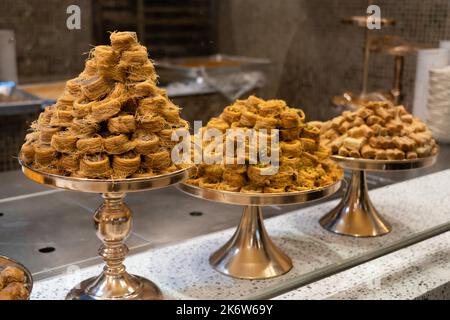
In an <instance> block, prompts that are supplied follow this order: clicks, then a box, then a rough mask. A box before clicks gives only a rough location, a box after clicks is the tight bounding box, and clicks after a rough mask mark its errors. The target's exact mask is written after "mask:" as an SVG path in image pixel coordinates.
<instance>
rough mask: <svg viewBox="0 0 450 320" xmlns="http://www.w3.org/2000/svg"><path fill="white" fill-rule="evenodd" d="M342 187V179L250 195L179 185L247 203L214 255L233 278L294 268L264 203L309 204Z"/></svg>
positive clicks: (214, 260)
mask: <svg viewBox="0 0 450 320" xmlns="http://www.w3.org/2000/svg"><path fill="white" fill-rule="evenodd" d="M340 186H341V181H338V182H336V183H334V184H332V185H330V186H328V187H324V188H320V189H317V190H310V191H302V192H292V193H278V194H277V193H272V194H268V193H264V194H258V193H254V194H249V193H239V192H229V191H221V190H213V189H204V188H199V187H195V186H191V185H187V184H184V183H182V184H180V185H178V188H179V189H180V190H182V191H184V192H186V193H188V194H190V195H193V196H194V197H199V198H203V199H206V200H211V201H216V202H224V203H229V204H239V205H245V206H246V207H245V208H244V212H243V214H242V218H241V221H240V223H239V226H238V228H237V230H236V232H235V233H234V235H233V236H232V237H231V239H230V240H229V241H228V242H227V243H226V244H225V245H224V246H222V247H221V248H220V249H219V250H217V251H216V252H215V253H214V254H212V255H211V257H210V259H209V262H210V264H211V265H212V267H213V268H214V269H215V270H217V271H219V272H221V273H223V274H225V275H228V276H231V277H235V278H241V279H268V278H272V277H277V276H280V275H282V274H284V273H286V272H288V271H289V270H290V269H291V268H292V261H291V259H290V258H289V257H288V256H286V255H285V254H284V253H283V252H282V251H281V250H280V249H278V248H277V247H276V246H275V244H274V243H273V242H272V240H271V239H270V237H269V235H268V233H267V231H266V229H265V227H264V221H263V216H262V210H261V207H260V206H267V205H273V204H278V205H288V204H296V203H305V202H308V201H313V200H318V199H321V198H324V197H327V196H329V195H332V194H333V193H335V192H336V191H337V190H339V188H340Z"/></svg>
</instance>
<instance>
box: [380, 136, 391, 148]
mask: <svg viewBox="0 0 450 320" xmlns="http://www.w3.org/2000/svg"><path fill="white" fill-rule="evenodd" d="M378 147H379V148H383V149H390V148H395V144H394V141H392V137H389V136H381V137H378Z"/></svg>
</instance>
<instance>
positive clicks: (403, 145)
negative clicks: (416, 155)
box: [392, 137, 416, 151]
mask: <svg viewBox="0 0 450 320" xmlns="http://www.w3.org/2000/svg"><path fill="white" fill-rule="evenodd" d="M392 141H393V143H394V145H395V146H396V147H397V148H398V149H400V150H403V151H411V150H413V149H414V148H415V146H416V142H415V141H414V140H413V139H411V138H408V137H394V138H392Z"/></svg>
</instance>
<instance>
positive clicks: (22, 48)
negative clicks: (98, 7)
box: [0, 0, 92, 83]
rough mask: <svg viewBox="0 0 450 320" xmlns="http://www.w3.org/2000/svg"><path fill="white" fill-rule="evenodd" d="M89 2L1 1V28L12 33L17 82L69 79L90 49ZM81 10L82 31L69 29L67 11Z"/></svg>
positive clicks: (80, 68)
mask: <svg viewBox="0 0 450 320" xmlns="http://www.w3.org/2000/svg"><path fill="white" fill-rule="evenodd" d="M90 2H91V1H90V0H1V1H0V29H10V30H14V31H15V35H16V52H17V63H18V73H19V82H21V83H31V82H40V81H52V80H61V79H68V78H72V77H73V76H75V75H77V74H78V73H79V72H80V70H82V68H83V64H84V59H85V57H84V56H81V55H80V53H82V52H88V51H89V50H90V43H92V42H91V38H92V25H91V22H92V17H91V3H90ZM71 4H76V5H78V6H80V9H81V30H68V29H67V26H66V19H67V17H68V16H69V15H68V14H67V13H66V9H67V7H68V6H69V5H71Z"/></svg>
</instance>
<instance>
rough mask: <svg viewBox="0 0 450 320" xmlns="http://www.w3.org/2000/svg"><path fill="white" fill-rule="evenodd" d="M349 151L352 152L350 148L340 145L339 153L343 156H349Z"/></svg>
mask: <svg viewBox="0 0 450 320" xmlns="http://www.w3.org/2000/svg"><path fill="white" fill-rule="evenodd" d="M349 153H350V152H349V150H348V149H347V148H346V147H344V146H342V147H340V148H339V150H338V155H340V156H342V157H348V155H349Z"/></svg>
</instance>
